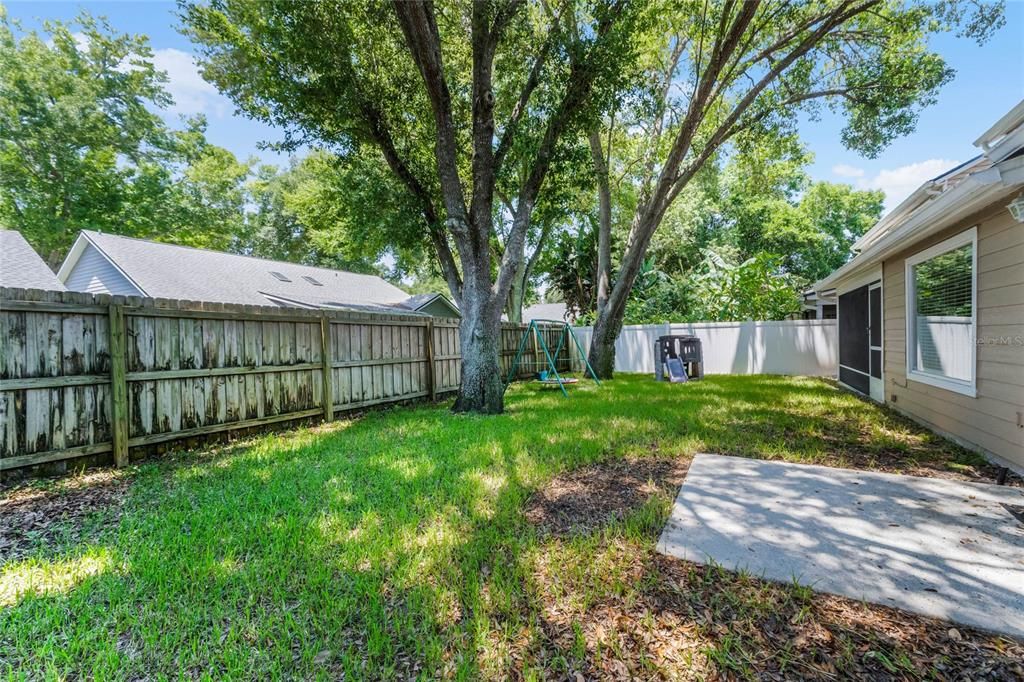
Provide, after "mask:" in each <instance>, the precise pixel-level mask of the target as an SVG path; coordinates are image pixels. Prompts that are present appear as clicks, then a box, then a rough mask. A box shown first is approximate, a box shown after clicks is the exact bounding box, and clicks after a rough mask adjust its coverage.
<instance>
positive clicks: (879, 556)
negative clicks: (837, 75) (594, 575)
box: [658, 454, 1024, 638]
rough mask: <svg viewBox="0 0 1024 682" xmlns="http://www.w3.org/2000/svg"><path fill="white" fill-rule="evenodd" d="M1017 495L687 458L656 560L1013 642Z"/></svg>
mask: <svg viewBox="0 0 1024 682" xmlns="http://www.w3.org/2000/svg"><path fill="white" fill-rule="evenodd" d="M1013 509H1016V510H1018V511H1020V512H1024V490H1021V489H1019V488H1009V487H1005V486H997V485H989V484H983V483H963V482H960V481H948V480H942V479H934V478H919V477H914V476H897V475H894V474H882V473H874V472H864V471H852V470H849V469H835V468H830V467H821V466H810V465H802V464H788V463H781V462H764V461H758V460H753V459H746V458H742V457H725V456H721V455H704V454H701V455H697V456H696V457H695V458H694V460H693V462H692V463H691V464H690V469H689V472H688V473H687V475H686V480H685V481H684V482H683V486H682V488H681V489H680V491H679V496H678V497H677V498H676V501H675V504H674V505H673V508H672V514H671V516H670V518H669V521H668V524H667V525H666V526H665V529H664V531H663V532H662V534H661V538H660V539H659V541H658V551H659V552H662V553H664V554H668V555H670V556H674V557H678V558H681V559H687V560H689V561H694V562H697V563H709V562H710V561H713V562H714V563H717V564H719V565H721V566H724V567H725V568H729V569H732V570H740V569H745V570H748V571H750V572H751V573H753V574H755V575H761V576H763V577H765V578H769V579H772V580H777V581H790V580H793V579H794V578H795V579H797V580H798V581H799V582H800V583H801V584H804V585H808V586H810V587H812V588H814V589H816V590H820V591H823V592H830V593H833V594H839V595H843V596H847V597H853V598H855V599H863V600H866V601H869V602H874V603H877V604H885V605H887V606H895V607H899V608H902V609H906V610H908V611H913V612H915V613H919V614H923V615H926V616H933V617H937V618H945V619H948V620H951V621H953V622H957V623H963V624H965V625H972V626H975V627H979V628H983V629H987V630H992V631H996V632H1002V633H1005V634H1008V635H1012V636H1015V637H1019V638H1024V522H1022V521H1021V520H1018V519H1017V518H1015V517H1014V515H1013V513H1011V510H1013Z"/></svg>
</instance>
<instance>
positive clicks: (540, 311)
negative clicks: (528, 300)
mask: <svg viewBox="0 0 1024 682" xmlns="http://www.w3.org/2000/svg"><path fill="white" fill-rule="evenodd" d="M568 312H569V311H568V309H567V308H566V305H565V304H564V303H537V304H535V305H531V306H530V307H528V308H523V322H529V321H530V320H556V321H560V320H564V321H569V322H571V321H572V320H571V319H570V318H571V317H572V316H571V315H568ZM567 315H568V316H567Z"/></svg>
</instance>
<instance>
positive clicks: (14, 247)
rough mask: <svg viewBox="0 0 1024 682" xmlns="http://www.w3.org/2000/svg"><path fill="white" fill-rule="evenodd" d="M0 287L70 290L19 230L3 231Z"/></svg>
mask: <svg viewBox="0 0 1024 682" xmlns="http://www.w3.org/2000/svg"><path fill="white" fill-rule="evenodd" d="M0 287H16V288H19V289H46V290H49V291H67V289H66V288H64V284H63V283H62V282H61V281H60V280H59V279H57V276H56V275H55V274H53V270H51V269H50V266H48V265H47V264H46V262H45V261H44V260H43V259H42V258H40V257H39V254H38V253H36V252H35V250H34V249H33V248H32V247H31V245H29V243H28V242H27V241H25V238H24V237H22V236H21V233H20V232H18V231H17V230H0Z"/></svg>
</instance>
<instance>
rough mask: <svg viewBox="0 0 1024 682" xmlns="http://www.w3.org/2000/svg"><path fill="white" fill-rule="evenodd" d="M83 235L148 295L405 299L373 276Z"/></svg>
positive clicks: (360, 303)
mask: <svg viewBox="0 0 1024 682" xmlns="http://www.w3.org/2000/svg"><path fill="white" fill-rule="evenodd" d="M83 234H84V235H85V236H86V238H87V239H88V240H89V241H90V242H92V243H93V244H94V245H95V246H96V247H97V248H98V249H100V250H101V251H102V252H103V253H104V254H105V255H106V256H107V257H108V258H110V260H111V261H113V262H114V264H115V265H117V267H118V268H119V269H120V270H121V271H122V272H123V273H124V274H125V275H127V276H128V277H129V278H130V279H132V280H133V281H134V282H135V283H136V284H137V285H138V286H139V287H141V288H142V290H143V291H144V292H145V295H146V296H150V297H153V298H177V299H189V300H195V301H216V302H223V303H241V304H248V305H267V304H268V302H272V301H271V299H272V298H275V297H276V298H280V299H284V300H285V301H289V302H293V303H297V304H299V305H308V306H311V307H317V308H320V307H331V308H343V307H370V308H372V307H375V306H392V305H395V304H397V303H400V302H402V301H405V300H406V299H408V298H409V294H407V293H406V292H404V291H402V290H401V289H399V288H398V287H396V286H394V285H393V284H390V283H389V282H386V281H385V280H383V279H381V278H380V277H377V276H376V275H360V274H356V273H353V272H343V271H341V270H329V269H327V268H317V267H312V266H309V265H297V264H295V263H287V262H283V261H272V260H265V259H262V258H254V257H251V256H240V255H236V254H230V253H222V252H219V251H206V250H204V249H194V248H191V247H186V246H176V245H173V244H162V243H160V242H152V241H147V240H144V239H133V238H130V237H121V236H117V235H111V234H102V233H99V232H92V231H83ZM273 273H277V274H273ZM286 280H287V281H286Z"/></svg>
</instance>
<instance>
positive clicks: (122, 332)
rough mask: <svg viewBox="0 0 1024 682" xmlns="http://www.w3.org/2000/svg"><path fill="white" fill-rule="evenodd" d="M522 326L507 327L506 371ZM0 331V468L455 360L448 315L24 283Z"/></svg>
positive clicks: (283, 405)
mask: <svg viewBox="0 0 1024 682" xmlns="http://www.w3.org/2000/svg"><path fill="white" fill-rule="evenodd" d="M525 329H526V326H525V325H515V324H505V325H503V328H502V334H501V343H502V346H501V352H500V360H501V367H502V369H503V371H504V372H505V373H506V374H507V372H508V369H509V367H510V364H511V362H512V359H513V357H514V356H515V353H516V349H517V347H518V345H519V341H520V338H521V337H522V334H523V331H524V330H525ZM558 331H559V330H558V329H557V328H549V329H545V330H544V333H545V334H547V335H549V339H548V343H549V344H553V343H554V342H555V341H556V340H557V336H558ZM0 343H2V346H0V471H3V470H7V469H15V468H19V467H25V466H33V465H37V464H43V463H47V462H58V461H64V460H69V459H74V458H77V457H85V456H92V455H103V454H106V453H112V456H113V460H114V462H115V463H116V464H118V465H123V464H125V463H127V462H128V451H129V448H133V447H138V446H146V445H152V444H156V443H162V442H167V441H173V440H179V439H184V438H193V437H196V436H202V435H206V434H213V433H218V432H223V431H231V430H238V429H248V428H252V427H259V426H264V425H268V424H273V423H276V422H284V421H288V420H293V419H303V418H309V417H321V418H323V419H325V420H330V419H332V418H333V417H334V415H335V413H337V412H341V411H346V410H353V409H359V408H364V407H369V406H372V405H379V404H384V403H389V402H398V401H405V400H411V399H418V398H423V399H426V398H429V399H433V398H435V397H437V396H439V395H442V394H445V393H449V392H451V391H455V390H457V389H458V387H459V380H460V369H461V363H460V353H459V327H458V320H454V319H447V318H434V317H427V316H423V315H408V314H406V315H386V314H377V313H360V312H350V311H335V310H332V311H322V310H302V309H294V308H276V307H259V306H242V305H229V304H211V303H201V302H195V301H172V300H165V299H156V300H154V299H143V298H138V297H124V296H106V295H93V294H80V293H66V292H46V291H37V290H23V289H0ZM529 348H530V351H529V352H531V353H535V354H536V353H538V352H539V351H538V350H537V344H536V341H535V340H534V341H533V342H532V343H531V345H530V347H529ZM325 349H326V352H325ZM572 364H573V360H572V359H571V355H570V353H569V349H565V350H564V351H563V352H562V354H561V355H560V356H559V358H558V366H559V370H568V369H571V367H572ZM531 371H533V368H532V367H531V366H530V364H527V365H526V366H525V367H522V368H520V370H519V371H518V372H517V375H518V376H519V378H523V377H525V376H527V375H528V374H529V373H530V372H531Z"/></svg>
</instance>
